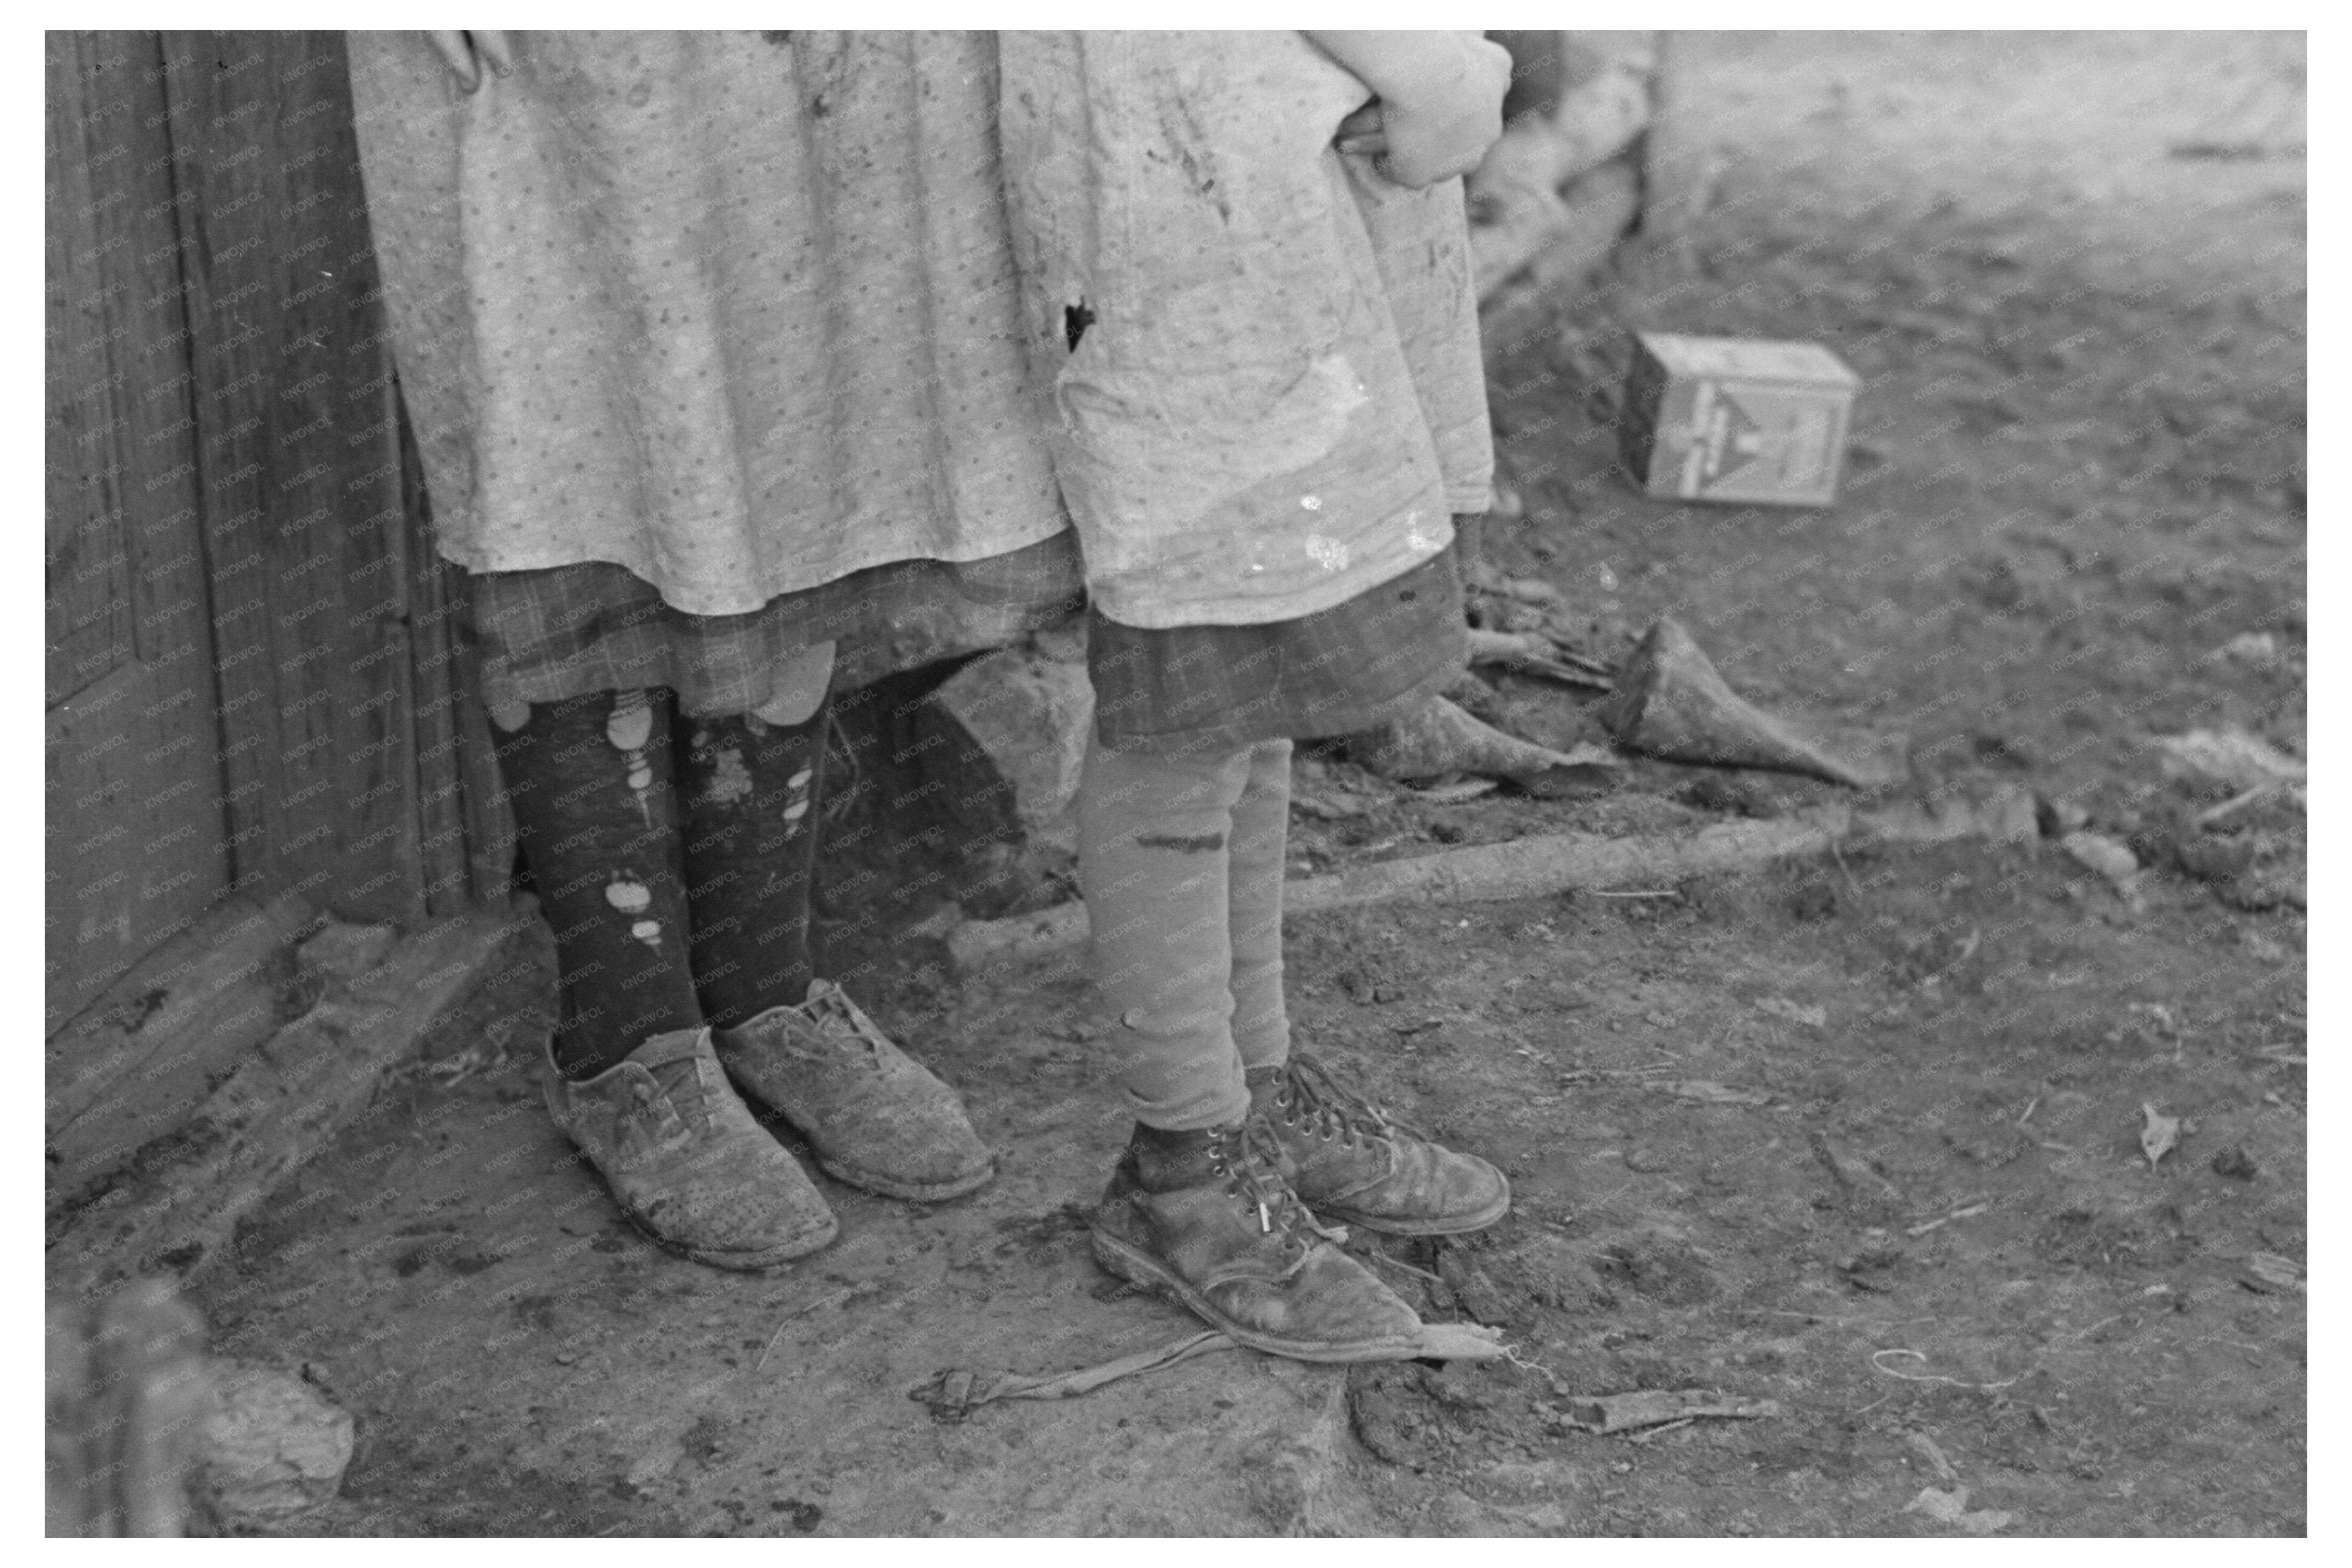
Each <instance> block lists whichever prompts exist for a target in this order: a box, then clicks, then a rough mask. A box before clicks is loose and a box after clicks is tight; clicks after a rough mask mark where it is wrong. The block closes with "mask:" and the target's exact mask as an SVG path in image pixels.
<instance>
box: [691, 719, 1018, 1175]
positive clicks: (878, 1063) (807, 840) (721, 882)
mask: <svg viewBox="0 0 2352 1568" xmlns="http://www.w3.org/2000/svg"><path fill="white" fill-rule="evenodd" d="M830 714H831V710H830V709H829V708H827V707H825V706H824V705H823V703H822V702H821V701H820V703H819V705H818V706H817V708H816V710H815V711H814V713H811V712H809V711H808V710H807V708H806V705H805V704H803V705H800V706H797V707H793V708H790V709H780V708H779V707H777V706H776V705H773V704H772V705H770V706H769V707H768V708H767V709H766V710H764V711H754V712H751V713H739V714H731V715H724V716H697V717H694V718H690V719H688V720H687V721H684V723H683V724H682V725H681V726H680V728H682V729H683V730H685V731H686V732H687V736H688V744H687V746H686V749H685V752H684V754H683V756H682V757H681V759H680V763H679V783H680V789H679V794H680V795H683V796H684V797H685V801H686V870H687V885H688V905H689V907H690V911H691V919H692V921H693V924H694V980H695V985H696V988H697V991H698V994H699V995H700V997H701V1001H702V1007H703V1011H704V1012H705V1014H706V1015H707V1016H709V1019H710V1022H711V1023H712V1024H713V1025H714V1026H716V1028H717V1036H716V1044H717V1047H718V1052H719V1061H720V1062H721V1063H722V1064H724V1065H725V1067H726V1068H727V1071H728V1072H729V1073H730V1074H731V1075H732V1076H733V1078H734V1079H735V1082H736V1083H737V1084H738V1085H739V1086H740V1088H741V1089H743V1091H744V1092H745V1093H746V1094H749V1095H750V1096H751V1098H752V1099H754V1100H758V1101H759V1102H760V1103H761V1104H763V1105H765V1106H767V1107H768V1108H769V1109H770V1110H774V1111H776V1112H777V1113H779V1114H780V1115H782V1116H783V1117H784V1118H785V1119H786V1120H787V1121H791V1122H792V1123H793V1126H795V1127H797V1128H799V1129H800V1130H801V1131H802V1132H803V1133H804V1134H806V1135H807V1137H808V1140H809V1142H810V1144H811V1146H812V1147H813V1148H814V1150H815V1152H816V1156H817V1163H819V1164H821V1165H823V1166H824V1169H825V1170H826V1171H828V1172H830V1173H832V1174H834V1175H835V1176H838V1177H839V1178H841V1179H842V1180H843V1181H845V1182H849V1183H852V1184H856V1185H857V1186H861V1187H865V1188H866V1189H867V1190H869V1191H872V1192H877V1193H881V1194H885V1195H887V1196H889V1197H895V1198H904V1199H908V1200H909V1201H915V1202H930V1201H936V1200H938V1199H942V1198H951V1197H958V1196H961V1194H965V1193H968V1192H971V1190H972V1189H974V1188H975V1187H978V1186H980V1185H981V1184H983V1183H985V1182H986V1181H987V1180H988V1179H989V1177H990V1176H991V1175H992V1174H993V1173H995V1163H994V1161H993V1159H992V1156H991V1155H990V1153H989V1152H988V1147H987V1145H985V1144H984V1143H982V1142H981V1141H980V1135H979V1134H978V1133H977V1132H975V1131H973V1130H972V1126H971V1119H970V1118H969V1117H968V1116H966V1115H965V1113H964V1109H963V1102H962V1101H961V1100H959V1099H957V1098H956V1094H955V1091H954V1090H953V1089H950V1088H949V1087H948V1086H947V1085H946V1084H944V1083H942V1082H940V1080H939V1079H937V1078H935V1077H933V1076H932V1074H931V1073H930V1072H929V1069H927V1068H924V1067H923V1066H922V1064H921V1063H919V1062H918V1061H916V1060H915V1059H914V1058H911V1057H909V1056H908V1055H907V1054H906V1053H905V1052H903V1051H901V1050H899V1049H898V1046H897V1044H896V1043H895V1042H893V1041H892V1040H890V1039H889V1038H888V1037H887V1036H885V1035H884V1034H883V1033H882V1032H881V1031H880V1030H879V1029H877V1027H875V1026H874V1022H873V1020H872V1019H870V1018H868V1017H866V1015H865V1014H864V1013H863V1012H862V1011H860V1010H859V1008H858V1006H857V1005H856V1003H855V1002H852V1001H851V1000H850V999H849V997H848V996H847V995H846V994H845V993H843V992H842V991H841V989H840V988H839V987H837V986H835V985H834V984H831V983H830V982H820V981H818V980H817V979H816V975H815V972H814V968H813V967H812V966H811V963H810V961H809V942H808V938H809V895H810V891H811V887H812V883H813V882H814V876H815V871H816V852H817V837H818V829H817V812H818V807H819V803H820V802H821V801H822V800H823V798H824V737H825V727H826V721H827V720H828V718H829V716H830ZM787 721H790V722H787Z"/></svg>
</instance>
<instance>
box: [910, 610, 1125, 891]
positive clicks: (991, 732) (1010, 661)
mask: <svg viewBox="0 0 2352 1568" xmlns="http://www.w3.org/2000/svg"><path fill="white" fill-rule="evenodd" d="M929 702H930V703H931V704H932V706H934V707H935V708H937V709H938V710H940V711H941V712H943V713H945V714H947V715H948V716H949V717H950V718H952V719H953V720H954V721H956V723H957V724H958V725H959V726H961V729H962V730H963V731H964V732H965V733H966V734H968V735H970V736H971V739H972V740H973V741H974V742H977V743H978V745H979V747H980V749H981V750H982V752H985V753H986V754H987V757H988V760H989V762H990V763H991V764H992V765H993V766H994V768H995V769H996V772H997V775H998V776H999V777H1000V778H1002V779H1003V781H1004V782H1005V783H1006V784H1009V785H1011V786H1012V792H1013V813H1014V815H1015V816H1017V817H1018V818H1019V819H1020V821H1021V824H1022V826H1024V828H1026V829H1027V830H1028V831H1029V832H1030V833H1031V834H1032V835H1034V836H1036V837H1039V838H1041V839H1042V840H1045V841H1047V842H1052V843H1055V844H1059V845H1061V846H1062V847H1075V846H1076V809H1075V804H1074V803H1075V802H1076V798H1077V793H1078V775H1079V773H1081V772H1082V771H1083V766H1084V763H1085V761H1086V753H1087V736H1088V735H1089V734H1091V733H1092V732H1093V730H1094V711H1095V692H1094V686H1093V685H1092V683H1091V682H1089V681H1088V680H1087V666H1086V655H1085V650H1084V649H1083V647H1079V646H1078V645H1077V644H1076V643H1075V642H1073V641H1070V640H1069V639H1066V638H1059V637H1032V638H1031V639H1030V644H1029V646H1026V647H1003V648H998V649H995V650H994V651H992V652H990V653H984V654H982V655H981V656H980V657H979V658H975V659H973V660H972V661H971V663H969V664H967V665H965V666H964V667H963V668H961V669H959V670H957V671H956V672H955V673H954V674H953V675H951V676H950V677H949V678H948V679H946V680H944V681H942V682H941V683H940V685H939V686H938V687H937V688H935V689H933V690H932V691H931V693H930V696H929Z"/></svg>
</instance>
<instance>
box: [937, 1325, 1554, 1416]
mask: <svg viewBox="0 0 2352 1568" xmlns="http://www.w3.org/2000/svg"><path fill="white" fill-rule="evenodd" d="M1241 1348H1242V1347H1241V1345H1240V1343H1239V1342H1236V1341H1234V1340H1232V1339H1229V1338H1227V1337H1226V1336H1225V1335H1223V1334H1222V1333H1220V1332H1218V1331H1216V1330H1214V1329H1208V1330H1204V1331H1202V1332H1200V1333H1197V1334H1190V1335H1187V1336H1186V1337H1184V1338H1183V1339H1181V1340H1176V1341H1173V1342H1171V1343H1168V1344H1164V1345H1161V1346H1160V1347H1159V1348H1157V1349H1156V1350H1148V1351H1138V1352H1135V1353H1134V1354H1132V1355H1123V1356H1119V1357H1118V1358H1117V1359H1115V1360H1112V1361H1107V1362H1104V1363H1101V1364H1100V1365H1098V1366H1089V1367H1082V1368H1080V1369H1079V1370H1078V1371H1076V1372H1065V1373H1055V1374H1054V1375H1052V1376H1048V1377H1028V1376H1024V1375H1023V1374H1021V1373H1012V1372H976V1371H971V1370H969V1369H965V1368H952V1369H950V1370H949V1371H946V1372H942V1373H939V1374H937V1375H936V1376H934V1377H932V1378H931V1379H929V1381H928V1382H925V1383H921V1384H917V1385H916V1386H915V1387H913V1388H910V1389H908V1391H907V1397H908V1398H909V1399H912V1400H914V1401H915V1402H916V1403H917V1404H919V1405H929V1407H930V1411H931V1418H932V1419H933V1420H935V1421H942V1422H949V1423H953V1422H958V1421H962V1420H964V1419H966V1418H967V1417H969V1416H970V1415H971V1413H972V1412H973V1411H974V1410H976V1409H978V1408H979V1407H980V1406H982V1405H993V1404H995V1403H996V1402H998V1401H999V1400H1004V1399H1076V1398H1077V1397H1078V1396H1079V1395H1080V1394H1092V1393H1093V1392H1094V1391H1095V1390H1096V1389H1097V1388H1100V1387H1101V1386H1103V1384H1107V1383H1116V1382H1118V1380H1119V1379H1121V1378H1125V1377H1133V1376H1136V1375H1137V1374H1138V1373H1147V1372H1158V1371H1160V1370H1161V1369H1162V1368H1165V1367H1171V1366H1175V1365H1178V1364H1179V1363H1183V1362H1188V1361H1191V1360H1192V1358H1193V1357H1195V1356H1204V1355H1213V1354H1214V1353H1216V1352H1219V1351H1231V1350H1239V1349H1241ZM1507 1354H1508V1352H1507V1349H1506V1347H1505V1346H1504V1344H1503V1335H1502V1331H1501V1330H1499V1329H1488V1328H1481V1327H1480V1326H1478V1325H1477V1324H1475V1323H1423V1325H1422V1327H1421V1342H1420V1343H1419V1344H1418V1345H1417V1346H1415V1347H1414V1348H1413V1349H1412V1351H1411V1352H1408V1353H1407V1354H1405V1355H1402V1356H1399V1357H1397V1358H1395V1359H1397V1360H1401V1361H1500V1360H1502V1359H1504V1358H1505V1357H1506V1356H1507Z"/></svg>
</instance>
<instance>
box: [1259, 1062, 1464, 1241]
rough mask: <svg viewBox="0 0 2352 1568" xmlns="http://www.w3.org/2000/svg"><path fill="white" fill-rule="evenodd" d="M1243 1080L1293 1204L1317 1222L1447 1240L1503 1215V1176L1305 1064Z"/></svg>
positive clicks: (1316, 1066) (1288, 1064)
mask: <svg viewBox="0 0 2352 1568" xmlns="http://www.w3.org/2000/svg"><path fill="white" fill-rule="evenodd" d="M1248 1081H1249V1088H1250V1113H1251V1114H1252V1115H1253V1116H1255V1117H1258V1118H1260V1119H1261V1120H1263V1121H1265V1124H1266V1128H1267V1131H1268V1132H1269V1133H1271V1134H1272V1137H1273V1141H1274V1143H1275V1146H1276V1150H1277V1151H1278V1158H1279V1161H1280V1163H1281V1167H1282V1173H1283V1175H1284V1176H1286V1178H1288V1180H1289V1182H1290V1184H1291V1187H1292V1189H1293V1190H1294V1191H1295V1192H1297V1194H1298V1201H1299V1202H1301V1203H1303V1204H1305V1205H1307V1207H1308V1208H1311V1209H1313V1210H1314V1211H1315V1212H1316V1213H1317V1214H1318V1215H1324V1216H1326V1217H1327V1218H1330V1219H1336V1220H1339V1221H1342V1222H1343V1223H1345V1224H1348V1225H1360V1226H1363V1227H1364V1228H1365V1229H1366V1230H1378V1231H1385V1232H1387V1233H1388V1234H1390V1235H1391V1236H1452V1235H1455V1234H1458V1233H1460V1232H1462V1231H1468V1230H1482V1229H1484V1228H1485V1227H1486V1226H1490V1225H1492V1224H1494V1223H1495V1222H1496V1220H1498V1219H1500V1218H1502V1217H1503V1215H1505V1214H1506V1213H1507V1212H1508V1211H1509V1209H1510V1206H1511V1184H1510V1183H1509V1182H1508V1181H1507V1180H1505V1179H1504V1176H1503V1173H1502V1172H1500V1171H1498V1170H1496V1168H1495V1167H1494V1166H1492V1165H1490V1164H1488V1163H1486V1161H1484V1160H1481V1159H1479V1158H1478V1157H1477V1156H1476V1155H1475V1154H1457V1153H1455V1152H1454V1151H1453V1150H1451V1149H1448V1148H1446V1147H1445V1146H1444V1144H1442V1143H1439V1142H1434V1141H1433V1140H1432V1139H1430V1138H1428V1137H1426V1136H1424V1135H1423V1134H1422V1133H1420V1132H1418V1131H1414V1130H1413V1129H1412V1128H1410V1127H1408V1126H1406V1125H1405V1124H1404V1123H1403V1122H1401V1121H1397V1120H1396V1119H1395V1118H1394V1117H1391V1115H1389V1113H1388V1112H1387V1111H1385V1110H1381V1108H1380V1107H1379V1106H1377V1105H1374V1104H1373V1103H1372V1102H1371V1101H1370V1100H1366V1099H1365V1098H1364V1097H1363V1096H1361V1095H1360V1094H1356V1093H1354V1092H1352V1091H1350V1090H1349V1089H1344V1088H1342V1087H1341V1086H1340V1085H1339V1083H1338V1081H1337V1080H1335V1079H1333V1078H1332V1077H1331V1075H1330V1073H1329V1072H1328V1070H1327V1069H1325V1068H1323V1067H1322V1065H1321V1064H1320V1063H1318V1062H1317V1061H1315V1060H1314V1059H1313V1058H1309V1057H1305V1056H1299V1055H1293V1056H1292V1057H1291V1058H1290V1059H1289V1060H1288V1061H1287V1062H1286V1063H1284V1064H1283V1065H1282V1066H1280V1067H1271V1068H1251V1069H1250V1070H1249V1073H1248Z"/></svg>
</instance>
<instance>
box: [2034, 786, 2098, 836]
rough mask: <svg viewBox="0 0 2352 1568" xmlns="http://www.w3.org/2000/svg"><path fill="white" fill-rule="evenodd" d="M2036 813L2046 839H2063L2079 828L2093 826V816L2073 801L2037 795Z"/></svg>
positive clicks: (2035, 802)
mask: <svg viewBox="0 0 2352 1568" xmlns="http://www.w3.org/2000/svg"><path fill="white" fill-rule="evenodd" d="M2034 811H2035V814H2036V816H2037V818H2038V820H2039V822H2040V824H2041V827H2042V837H2044V838H2063V837H2066V835H2068V834H2069V833H2072V832H2074V830H2075V829H2076V828H2078V827H2088V826H2090V825H2091V814H2090V813H2089V812H2087V811H2085V810H2084V809H2083V807H2082V806H2080V805H2076V804H2075V803H2074V802H2073V801H2071V800H2066V799H2063V798H2060V797H2057V796H2050V795H2035V796H2034Z"/></svg>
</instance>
